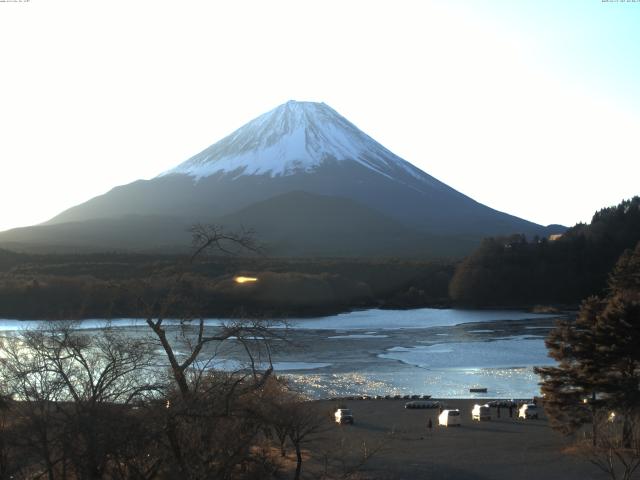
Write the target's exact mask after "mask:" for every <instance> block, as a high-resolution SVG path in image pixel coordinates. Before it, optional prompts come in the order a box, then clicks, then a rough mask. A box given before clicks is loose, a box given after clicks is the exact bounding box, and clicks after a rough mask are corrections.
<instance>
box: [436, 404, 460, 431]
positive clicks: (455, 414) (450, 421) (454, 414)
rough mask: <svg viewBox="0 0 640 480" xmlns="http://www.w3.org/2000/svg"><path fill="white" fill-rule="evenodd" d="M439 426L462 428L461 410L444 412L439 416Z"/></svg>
mask: <svg viewBox="0 0 640 480" xmlns="http://www.w3.org/2000/svg"><path fill="white" fill-rule="evenodd" d="M438 425H440V426H442V427H452V426H460V410H458V409H457V408H456V409H455V410H443V411H442V413H441V414H440V415H439V416H438Z"/></svg>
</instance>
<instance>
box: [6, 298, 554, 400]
mask: <svg viewBox="0 0 640 480" xmlns="http://www.w3.org/2000/svg"><path fill="white" fill-rule="evenodd" d="M557 318H558V315H546V314H532V313H527V312H519V311H504V310H495V311H489V310H482V311H476V310H455V309H445V310H440V309H416V310H364V311H357V312H350V313H344V314H339V315H332V316H327V317H322V318H315V319H293V320H290V321H289V322H288V325H287V331H286V333H285V337H286V341H275V342H273V361H274V367H275V369H276V371H277V372H278V373H280V374H284V375H286V376H288V377H289V379H290V381H291V382H292V383H293V385H294V386H296V387H297V388H299V389H300V390H302V391H303V392H305V393H306V394H307V395H309V396H311V397H314V398H324V397H334V396H345V395H365V394H366V395H397V394H401V395H404V394H430V395H432V396H433V397H448V398H469V397H491V398H495V397H500V398H530V397H532V396H533V395H536V394H538V393H539V387H538V382H539V379H538V377H537V376H536V375H535V374H534V373H533V367H534V366H542V365H551V364H553V363H554V362H553V360H552V359H550V358H549V357H548V356H547V351H546V348H545V346H544V337H545V336H546V334H547V332H548V331H549V330H550V329H551V328H552V327H553V323H554V321H555V320H556V319H557ZM223 322H225V320H224V319H210V320H207V322H206V324H207V326H208V328H211V329H215V328H217V327H218V326H220V325H221V323H223ZM168 323H169V324H171V323H172V324H174V325H176V324H178V322H175V321H174V322H168ZM40 324H41V322H32V321H26V322H20V321H16V320H1V319H0V330H3V331H15V330H20V329H24V328H35V327H37V326H38V325H40ZM104 324H105V321H104V320H85V321H83V322H81V323H80V324H79V328H83V329H96V328H101V327H102V326H104ZM111 324H112V325H114V326H116V327H120V328H125V329H129V330H130V331H131V332H132V333H134V332H137V333H138V334H139V333H140V332H146V329H147V327H146V325H145V323H144V322H143V321H142V320H136V319H119V320H113V321H112V322H111ZM273 328H276V329H283V328H285V327H284V325H281V324H277V323H276V324H274V325H273ZM280 331H281V330H280ZM230 343H231V344H233V340H232V341H231V342H230ZM242 362H243V359H242V357H241V356H240V349H238V348H226V349H225V348H221V349H218V350H217V359H216V363H215V364H214V365H215V367H216V368H223V369H237V368H240V367H241V365H242ZM471 387H485V388H487V393H486V394H471V393H470V392H469V388H471Z"/></svg>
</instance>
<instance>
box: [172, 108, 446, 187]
mask: <svg viewBox="0 0 640 480" xmlns="http://www.w3.org/2000/svg"><path fill="white" fill-rule="evenodd" d="M327 161H337V162H344V161H354V162H357V163H358V164H360V165H362V166H363V167H365V168H367V169H369V170H371V171H373V172H376V173H377V174H379V175H382V176H384V177H387V178H388V179H391V180H396V181H400V182H402V183H404V181H403V179H402V178H399V177H404V176H406V175H407V174H408V175H409V176H410V177H411V178H412V179H414V180H418V181H419V182H423V183H426V184H428V185H430V186H431V187H441V186H444V185H443V184H441V183H440V182H439V181H437V180H436V179H434V178H433V177H431V176H429V175H427V174H426V173H424V172H423V171H421V170H419V169H418V168H416V167H414V166H413V165H412V164H410V163H409V162H407V161H405V160H403V159H402V158H400V157H398V156H397V155H395V154H393V153H392V152H390V151H389V150H387V149H386V148H385V147H383V146H382V145H380V144H379V143H378V142H376V141H375V140H373V139H372V138H371V137H369V136H368V135H367V134H365V133H364V132H362V131H361V130H359V129H358V128H357V127H356V126H355V125H353V124H352V123H351V122H349V121H348V120H347V119H346V118H344V117H342V116H341V115H340V114H338V113H337V112H336V111H335V110H333V109H332V108H331V107H329V106H328V105H325V104H324V103H314V102H296V101H289V102H287V103H285V104H283V105H280V106H279V107H277V108H275V109H273V110H271V111H270V112H267V113H265V114H263V115H261V116H259V117H258V118H256V119H254V120H252V121H251V122H249V123H247V124H246V125H244V126H243V127H241V128H239V129H238V130H236V131H235V132H233V133H232V134H231V135H229V136H227V137H225V138H223V139H222V140H220V141H219V142H217V143H215V144H214V145H212V146H210V147H209V148H207V149H205V150H203V151H202V152H200V153H199V154H197V155H195V156H193V157H191V158H190V159H189V160H187V161H186V162H183V163H181V164H180V165H178V166H177V167H175V168H173V169H171V170H168V171H166V172H164V173H162V174H160V176H166V175H171V174H186V175H189V176H192V177H194V178H195V179H201V178H204V177H208V176H211V175H215V174H219V173H222V174H233V175H234V177H239V176H242V175H269V176H271V177H273V176H287V175H293V174H297V173H305V172H307V173H310V172H313V171H314V170H316V169H317V168H318V167H319V166H320V165H321V164H323V163H324V162H327Z"/></svg>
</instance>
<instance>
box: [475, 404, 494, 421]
mask: <svg viewBox="0 0 640 480" xmlns="http://www.w3.org/2000/svg"><path fill="white" fill-rule="evenodd" d="M471 420H478V421H479V422H481V421H482V420H491V407H489V405H478V404H475V405H474V406H473V410H471Z"/></svg>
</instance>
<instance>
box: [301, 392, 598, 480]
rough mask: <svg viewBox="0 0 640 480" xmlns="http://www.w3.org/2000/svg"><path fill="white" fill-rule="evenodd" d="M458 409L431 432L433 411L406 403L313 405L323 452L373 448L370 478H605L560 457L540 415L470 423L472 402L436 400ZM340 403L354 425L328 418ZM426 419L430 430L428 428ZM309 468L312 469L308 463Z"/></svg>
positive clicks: (504, 413) (347, 457)
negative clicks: (455, 421)
mask: <svg viewBox="0 0 640 480" xmlns="http://www.w3.org/2000/svg"><path fill="white" fill-rule="evenodd" d="M440 401H441V402H443V403H444V404H446V406H447V407H449V408H458V409H460V411H461V425H460V426H459V427H449V428H446V427H438V426H437V423H438V422H437V416H438V413H439V412H438V410H437V409H433V410H427V409H405V408H404V405H405V403H406V402H407V400H340V401H336V400H323V401H318V402H314V403H315V405H316V406H317V408H319V409H320V410H321V411H323V412H325V413H326V414H327V417H326V418H327V426H326V427H327V428H326V430H325V431H324V432H323V433H322V434H320V436H321V437H322V440H321V443H322V447H321V448H320V449H319V450H320V451H319V452H318V453H321V452H322V451H326V452H327V453H328V454H329V457H332V458H333V459H334V461H335V462H336V463H340V462H341V461H344V463H345V464H347V465H353V464H355V463H357V461H358V457H359V456H361V454H362V452H363V445H365V446H366V449H368V451H373V450H378V451H377V452H376V453H375V454H374V455H373V457H372V458H371V459H370V460H369V461H368V462H367V463H366V464H365V466H364V467H363V468H362V470H361V471H362V474H363V476H364V477H365V478H375V479H388V480H391V479H393V480H399V479H452V480H481V479H486V480H489V479H492V480H493V479H495V480H501V479H505V480H507V479H509V480H512V479H519V480H525V479H531V480H534V479H535V480H540V479H544V480H555V479H557V480H569V479H601V478H606V477H605V476H604V475H603V474H601V473H600V471H599V470H597V468H596V467H594V466H593V465H591V464H590V463H589V462H588V461H587V460H586V459H585V458H582V457H579V456H576V455H571V454H568V453H563V449H564V448H565V447H566V446H567V445H568V442H567V439H565V438H563V437H562V436H561V435H560V434H558V433H556V432H554V431H553V430H552V429H551V428H550V427H549V425H548V422H547V419H546V417H545V416H544V413H543V412H541V413H542V415H541V417H540V419H538V420H533V419H532V420H526V421H525V420H517V419H516V418H515V417H516V415H517V414H516V412H515V410H514V418H509V410H508V409H506V408H502V409H501V412H500V414H501V418H496V413H497V412H496V409H495V408H493V409H492V419H491V420H490V421H483V422H478V421H472V420H471V409H472V407H473V405H474V404H475V403H477V402H478V401H477V400H463V399H456V400H440ZM338 405H340V406H346V407H348V408H351V409H352V410H353V414H354V419H355V423H354V425H337V424H335V423H332V422H331V418H330V416H329V415H330V414H332V412H333V411H334V410H335V408H336V407H337V406H338ZM429 418H431V420H432V424H433V428H431V429H428V428H427V424H428V419H429ZM336 459H337V460H336ZM321 463H322V461H321V460H320V459H318V458H317V456H314V459H310V461H309V465H308V466H309V467H311V468H309V470H307V474H308V475H311V477H309V478H313V472H314V471H315V472H318V470H317V469H319V468H321ZM312 464H313V465H312Z"/></svg>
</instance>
